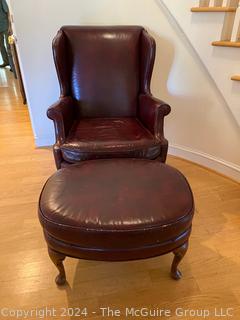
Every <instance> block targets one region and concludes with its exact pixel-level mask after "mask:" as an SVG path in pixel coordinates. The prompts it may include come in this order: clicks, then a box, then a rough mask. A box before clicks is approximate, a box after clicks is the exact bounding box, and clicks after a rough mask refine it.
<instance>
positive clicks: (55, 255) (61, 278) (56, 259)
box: [48, 248, 66, 286]
mask: <svg viewBox="0 0 240 320" xmlns="http://www.w3.org/2000/svg"><path fill="white" fill-rule="evenodd" d="M48 254H49V257H50V259H51V260H52V262H53V263H54V264H55V266H56V267H57V269H58V271H59V275H58V276H57V277H56V279H55V282H56V284H57V285H58V286H62V285H64V284H65V283H66V273H65V269H64V265H63V261H64V259H65V258H66V256H65V255H64V254H62V253H59V252H56V251H54V250H52V249H50V248H48Z"/></svg>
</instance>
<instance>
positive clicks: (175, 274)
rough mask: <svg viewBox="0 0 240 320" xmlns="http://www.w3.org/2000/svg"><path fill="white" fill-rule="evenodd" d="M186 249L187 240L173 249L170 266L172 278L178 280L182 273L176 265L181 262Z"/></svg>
mask: <svg viewBox="0 0 240 320" xmlns="http://www.w3.org/2000/svg"><path fill="white" fill-rule="evenodd" d="M187 249H188V241H187V242H185V243H184V244H183V245H182V246H181V247H179V248H177V249H175V250H174V251H173V253H174V259H173V262H172V267H171V277H172V278H173V279H174V280H179V279H181V277H182V273H181V272H180V270H178V265H179V263H180V262H181V260H182V258H183V257H184V256H185V254H186V252H187Z"/></svg>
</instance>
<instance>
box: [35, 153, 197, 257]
mask: <svg viewBox="0 0 240 320" xmlns="http://www.w3.org/2000/svg"><path fill="white" fill-rule="evenodd" d="M193 213H194V203H193V196H192V192H191V189H190V187H189V185H188V182H187V181H186V179H185V178H184V176H183V175H182V174H181V173H180V172H179V171H177V170H176V169H174V168H172V167H170V166H167V165H165V164H162V163H160V162H159V161H150V160H144V159H125V160H124V159H114V160H111V159H107V160H106V159H105V160H92V161H83V162H81V164H78V165H73V166H70V167H69V166H68V167H67V168H64V169H61V170H59V171H57V172H56V173H55V174H54V175H53V176H52V177H51V178H50V179H49V180H48V181H47V183H46V185H45V186H44V188H43V191H42V194H41V196H40V201H39V218H40V221H41V223H42V226H43V228H44V234H45V238H46V241H47V243H48V245H49V247H50V248H52V249H53V250H55V251H58V252H62V253H64V254H66V255H70V256H74V257H78V258H87V259H95V260H125V259H127V260H128V259H139V258H146V257H150V256H156V255H160V254H163V253H166V252H169V251H172V250H173V249H174V248H178V247H179V246H181V245H182V244H183V243H185V242H186V241H187V239H188V237H189V235H190V231H191V223H192V217H193Z"/></svg>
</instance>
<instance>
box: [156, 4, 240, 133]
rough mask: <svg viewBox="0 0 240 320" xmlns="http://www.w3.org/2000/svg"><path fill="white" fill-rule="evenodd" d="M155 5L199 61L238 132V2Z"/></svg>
mask: <svg viewBox="0 0 240 320" xmlns="http://www.w3.org/2000/svg"><path fill="white" fill-rule="evenodd" d="M156 1H157V2H158V3H159V4H160V5H161V7H162V8H163V10H164V11H165V13H166V15H167V16H168V18H169V21H170V23H171V24H172V25H173V27H174V28H175V29H176V30H177V32H178V33H179V35H180V36H181V37H183V39H185V40H187V41H188V43H189V44H190V45H191V47H192V49H193V50H194V52H195V53H196V54H197V56H198V57H199V58H200V60H201V62H202V64H203V66H204V67H205V70H206V71H207V72H208V74H209V76H210V78H211V79H212V81H213V82H214V83H215V85H216V87H217V89H218V92H219V95H220V96H221V98H223V99H224V101H225V102H226V106H227V107H228V108H229V111H230V112H231V114H232V116H233V119H234V121H235V123H236V125H237V126H238V128H239V125H240V87H239V85H240V83H239V81H240V51H239V48H240V7H239V5H240V0H200V1H199V0H184V1H176V0H156ZM185 40H184V41H185ZM231 80H232V81H231ZM199 85H201V84H199Z"/></svg>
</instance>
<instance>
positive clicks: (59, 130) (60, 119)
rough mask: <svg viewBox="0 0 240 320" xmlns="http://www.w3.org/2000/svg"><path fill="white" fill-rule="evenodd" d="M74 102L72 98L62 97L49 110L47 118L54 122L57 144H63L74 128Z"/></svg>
mask: <svg viewBox="0 0 240 320" xmlns="http://www.w3.org/2000/svg"><path fill="white" fill-rule="evenodd" d="M74 104H75V102H74V100H73V98H72V97H62V98H60V99H59V100H58V101H57V102H56V103H54V104H53V105H52V106H51V107H50V108H48V110H47V116H48V118H49V119H51V120H53V122H54V128H55V135H56V143H58V144H61V143H63V142H64V141H65V139H66V136H67V134H68V132H69V130H70V128H71V127H72V124H73V121H74V113H75V108H74Z"/></svg>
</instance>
